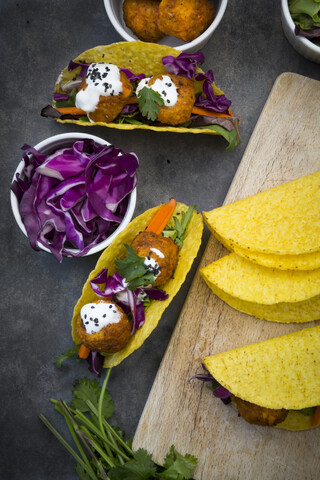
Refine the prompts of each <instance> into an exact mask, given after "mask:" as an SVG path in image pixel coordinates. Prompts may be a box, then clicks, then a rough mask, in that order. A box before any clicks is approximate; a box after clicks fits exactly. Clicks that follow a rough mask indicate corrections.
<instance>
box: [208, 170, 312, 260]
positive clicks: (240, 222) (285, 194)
mask: <svg viewBox="0 0 320 480" xmlns="http://www.w3.org/2000/svg"><path fill="white" fill-rule="evenodd" d="M203 215H204V219H205V222H206V224H207V225H208V227H209V229H210V230H211V232H212V233H213V234H214V235H215V236H217V238H218V239H220V240H221V241H222V242H225V244H226V245H227V246H228V248H231V249H234V250H236V248H239V249H240V250H239V253H240V252H244V251H246V252H247V256H248V258H249V257H250V258H254V255H256V257H255V260H256V261H258V260H259V258H260V257H261V256H260V254H273V255H275V256H276V257H275V258H271V260H272V261H274V263H275V264H276V263H277V262H279V260H281V259H279V257H278V256H279V255H287V256H291V255H309V256H307V257H300V260H298V264H299V262H300V264H303V263H304V262H307V263H305V265H306V266H307V267H308V268H309V265H308V262H309V263H310V264H311V265H312V268H318V262H319V255H320V220H319V219H320V171H318V172H316V173H313V174H310V175H306V176H304V177H301V178H299V179H297V180H294V181H291V182H288V183H284V184H282V185H278V186H276V187H274V188H271V189H269V190H265V191H264V192H260V193H257V194H256V195H253V196H251V197H247V198H244V199H242V200H238V201H236V202H234V203H231V204H229V205H224V206H222V207H220V208H217V209H215V210H212V211H210V212H204V214H203ZM250 252H253V254H252V256H250ZM311 254H314V255H311ZM285 262H287V266H288V262H290V258H286V259H285ZM270 265H271V264H270V263H269V265H268V266H270ZM295 265H297V264H295ZM289 266H290V263H289ZM292 268H296V267H295V266H294V265H293V266H292Z"/></svg>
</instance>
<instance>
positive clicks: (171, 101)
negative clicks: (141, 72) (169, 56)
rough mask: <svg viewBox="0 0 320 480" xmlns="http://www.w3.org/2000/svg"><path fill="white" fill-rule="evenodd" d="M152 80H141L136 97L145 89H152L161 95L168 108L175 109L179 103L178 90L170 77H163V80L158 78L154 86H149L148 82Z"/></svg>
mask: <svg viewBox="0 0 320 480" xmlns="http://www.w3.org/2000/svg"><path fill="white" fill-rule="evenodd" d="M150 78H151V77H149V78H143V79H142V80H140V82H139V84H138V86H137V90H136V95H137V96H138V93H139V91H140V90H141V89H142V88H143V87H147V88H151V89H152V90H154V91H155V92H158V93H159V95H160V96H161V98H162V100H163V101H164V104H165V106H166V107H173V106H174V105H175V104H176V103H177V101H178V89H177V87H176V86H175V84H174V82H173V81H172V80H171V78H170V77H169V76H168V75H163V76H162V79H160V78H157V80H156V81H155V82H154V84H153V85H151V86H149V85H148V82H149V80H150Z"/></svg>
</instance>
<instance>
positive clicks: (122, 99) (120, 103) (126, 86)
mask: <svg viewBox="0 0 320 480" xmlns="http://www.w3.org/2000/svg"><path fill="white" fill-rule="evenodd" d="M120 80H121V82H122V85H123V91H125V92H126V93H125V95H124V94H120V95H100V97H99V103H98V105H97V108H96V109H95V111H94V112H90V113H88V116H89V118H90V120H91V121H92V122H104V123H110V122H112V121H113V120H114V119H115V118H116V117H117V116H118V115H119V113H121V111H122V109H123V107H124V106H125V105H126V103H127V100H128V96H130V94H131V93H132V85H131V83H130V80H129V78H128V77H127V75H126V74H125V73H124V72H123V71H122V70H120ZM87 87H88V85H87V82H86V79H85V78H84V79H83V81H82V84H81V86H80V89H79V90H85V89H86V88H87Z"/></svg>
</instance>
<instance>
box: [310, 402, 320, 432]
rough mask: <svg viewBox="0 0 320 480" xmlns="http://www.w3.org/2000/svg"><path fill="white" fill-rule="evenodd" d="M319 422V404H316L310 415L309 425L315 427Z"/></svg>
mask: <svg viewBox="0 0 320 480" xmlns="http://www.w3.org/2000/svg"><path fill="white" fill-rule="evenodd" d="M319 422H320V405H318V406H317V408H316V409H315V412H314V414H313V415H312V419H311V425H312V426H313V427H315V426H317V425H318V424H319Z"/></svg>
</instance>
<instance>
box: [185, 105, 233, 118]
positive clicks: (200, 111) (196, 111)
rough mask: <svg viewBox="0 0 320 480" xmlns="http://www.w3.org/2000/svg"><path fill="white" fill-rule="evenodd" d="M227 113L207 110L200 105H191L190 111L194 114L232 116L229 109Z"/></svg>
mask: <svg viewBox="0 0 320 480" xmlns="http://www.w3.org/2000/svg"><path fill="white" fill-rule="evenodd" d="M229 112H230V113H229V114H227V113H219V112H211V110H207V109H206V108H201V107H193V108H192V113H194V114H195V115H204V116H206V117H233V112H232V111H231V110H229Z"/></svg>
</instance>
